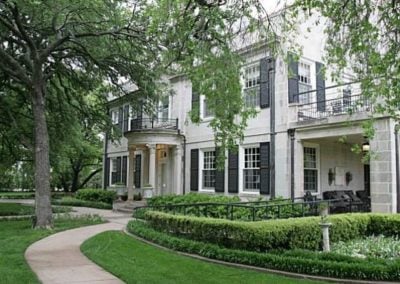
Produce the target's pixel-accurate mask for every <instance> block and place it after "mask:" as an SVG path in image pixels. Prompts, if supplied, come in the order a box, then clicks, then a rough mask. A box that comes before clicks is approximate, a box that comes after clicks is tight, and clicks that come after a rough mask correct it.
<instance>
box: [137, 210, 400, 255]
mask: <svg viewBox="0 0 400 284" xmlns="http://www.w3.org/2000/svg"><path fill="white" fill-rule="evenodd" d="M145 219H146V220H147V221H148V223H149V225H150V226H152V227H153V228H155V229H157V230H159V231H163V232H170V233H172V234H175V235H178V236H185V237H187V238H190V239H194V240H199V241H207V242H210V243H215V244H219V245H223V246H226V247H231V248H237V249H245V250H251V251H261V252H262V251H267V250H271V249H310V250H318V249H320V247H321V245H322V234H321V229H320V225H319V223H320V218H319V217H305V218H293V219H277V220H269V221H261V222H239V221H228V220H221V219H211V218H197V217H189V216H180V215H172V214H167V213H163V212H155V211H149V212H146V213H145ZM329 221H330V222H332V227H331V228H330V236H331V238H330V239H331V242H337V241H339V240H341V241H347V240H351V239H354V238H360V237H362V236H365V235H369V234H380V233H384V232H385V230H386V231H387V232H388V233H389V232H397V231H398V230H400V215H399V216H398V215H383V214H382V215H380V214H341V215H332V216H330V217H329ZM378 223H383V224H386V225H384V227H382V226H379V225H378ZM389 224H390V225H389ZM383 229H385V230H383ZM382 230H383V231H382Z"/></svg>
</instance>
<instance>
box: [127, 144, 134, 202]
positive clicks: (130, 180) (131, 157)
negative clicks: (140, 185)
mask: <svg viewBox="0 0 400 284" xmlns="http://www.w3.org/2000/svg"><path fill="white" fill-rule="evenodd" d="M134 169H135V151H134V150H133V151H130V152H129V166H128V200H133V194H134V190H133V187H134V178H135V177H134V176H135V175H134V174H133V171H134Z"/></svg>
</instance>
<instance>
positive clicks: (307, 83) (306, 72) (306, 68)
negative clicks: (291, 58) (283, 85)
mask: <svg viewBox="0 0 400 284" xmlns="http://www.w3.org/2000/svg"><path fill="white" fill-rule="evenodd" d="M311 90H312V83H311V65H310V64H308V63H305V62H299V93H300V95H299V103H302V104H307V103H310V102H311V98H312V93H311V92H310V93H305V94H302V93H303V92H308V91H311Z"/></svg>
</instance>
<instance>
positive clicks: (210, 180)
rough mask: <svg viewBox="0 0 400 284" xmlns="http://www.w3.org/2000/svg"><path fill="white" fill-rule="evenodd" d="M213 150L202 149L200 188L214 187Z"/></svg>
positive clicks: (208, 188) (214, 165)
mask: <svg viewBox="0 0 400 284" xmlns="http://www.w3.org/2000/svg"><path fill="white" fill-rule="evenodd" d="M215 161H216V160H215V151H203V161H202V162H203V167H202V179H201V180H202V189H205V190H210V189H214V188H215V168H216V164H215Z"/></svg>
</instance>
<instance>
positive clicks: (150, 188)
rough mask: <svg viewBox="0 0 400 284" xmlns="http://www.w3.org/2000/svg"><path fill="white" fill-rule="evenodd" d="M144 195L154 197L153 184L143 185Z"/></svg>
mask: <svg viewBox="0 0 400 284" xmlns="http://www.w3.org/2000/svg"><path fill="white" fill-rule="evenodd" d="M143 197H144V198H152V197H153V186H152V185H151V184H145V185H144V186H143Z"/></svg>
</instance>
